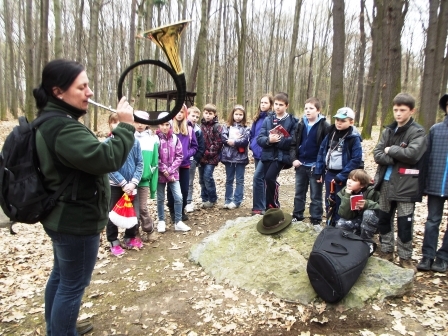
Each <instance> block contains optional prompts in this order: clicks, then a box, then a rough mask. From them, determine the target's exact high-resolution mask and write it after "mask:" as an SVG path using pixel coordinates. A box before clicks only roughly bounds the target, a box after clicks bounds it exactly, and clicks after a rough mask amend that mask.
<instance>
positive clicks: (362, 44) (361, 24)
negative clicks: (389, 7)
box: [355, 0, 367, 125]
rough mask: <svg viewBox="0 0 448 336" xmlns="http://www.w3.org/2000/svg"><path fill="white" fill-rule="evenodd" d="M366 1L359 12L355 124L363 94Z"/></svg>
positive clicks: (358, 119) (362, 1)
mask: <svg viewBox="0 0 448 336" xmlns="http://www.w3.org/2000/svg"><path fill="white" fill-rule="evenodd" d="M365 5H366V1H365V0H361V12H360V14H359V35H360V37H359V39H360V44H359V67H358V89H357V93H356V106H355V112H356V114H355V124H356V125H359V121H360V120H361V106H362V99H363V94H364V73H365V66H364V61H365V55H366V44H367V43H366V31H365V29H364V9H365Z"/></svg>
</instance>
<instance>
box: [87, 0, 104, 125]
mask: <svg viewBox="0 0 448 336" xmlns="http://www.w3.org/2000/svg"><path fill="white" fill-rule="evenodd" d="M100 2H101V0H89V4H90V32H89V49H88V62H89V65H88V67H89V69H96V68H97V65H98V18H99V11H100V6H101V4H100ZM90 76H93V81H92V82H93V85H91V86H90V87H91V88H92V90H93V92H95V90H97V89H98V86H97V83H98V72H97V71H92V74H91V75H90ZM93 110H94V116H96V115H97V114H98V107H97V106H94V108H93ZM84 124H85V125H86V126H87V127H88V128H90V127H91V126H90V124H91V115H90V111H89V110H87V114H86V115H85V118H84ZM94 127H95V128H94V130H95V131H96V130H97V129H96V125H94Z"/></svg>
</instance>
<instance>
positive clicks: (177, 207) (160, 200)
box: [157, 181, 182, 223]
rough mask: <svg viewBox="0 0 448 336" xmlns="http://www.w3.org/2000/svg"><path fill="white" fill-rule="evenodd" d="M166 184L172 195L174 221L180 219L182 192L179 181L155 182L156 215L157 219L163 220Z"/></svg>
mask: <svg viewBox="0 0 448 336" xmlns="http://www.w3.org/2000/svg"><path fill="white" fill-rule="evenodd" d="M166 185H168V188H170V190H171V193H172V194H173V197H174V223H177V222H180V221H181V220H182V192H181V191H180V184H179V181H175V182H168V183H160V182H159V183H157V216H158V218H159V221H164V220H165V186H166Z"/></svg>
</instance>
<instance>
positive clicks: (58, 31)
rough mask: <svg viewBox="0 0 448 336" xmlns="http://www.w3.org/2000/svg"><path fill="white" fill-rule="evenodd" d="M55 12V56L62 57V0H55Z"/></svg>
mask: <svg viewBox="0 0 448 336" xmlns="http://www.w3.org/2000/svg"><path fill="white" fill-rule="evenodd" d="M53 12H54V57H55V58H61V57H62V24H61V0H53Z"/></svg>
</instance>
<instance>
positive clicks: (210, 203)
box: [202, 201, 216, 209]
mask: <svg viewBox="0 0 448 336" xmlns="http://www.w3.org/2000/svg"><path fill="white" fill-rule="evenodd" d="M215 204H216V202H209V201H207V202H203V203H202V208H204V209H208V208H211V207H213V206H214V205H215Z"/></svg>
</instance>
